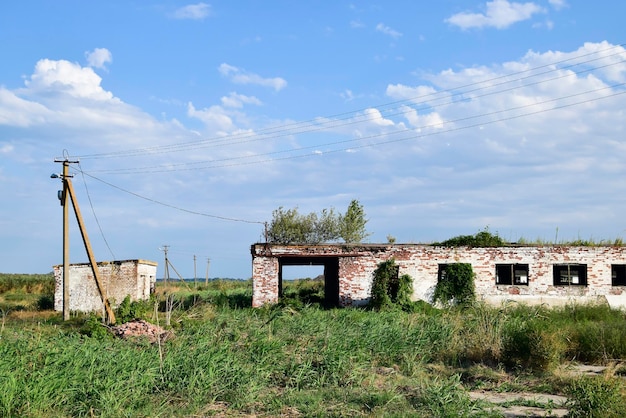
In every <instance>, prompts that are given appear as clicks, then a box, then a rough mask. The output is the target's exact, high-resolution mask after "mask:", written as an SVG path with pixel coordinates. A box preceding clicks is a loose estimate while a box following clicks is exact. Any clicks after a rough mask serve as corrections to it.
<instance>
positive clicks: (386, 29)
mask: <svg viewBox="0 0 626 418" xmlns="http://www.w3.org/2000/svg"><path fill="white" fill-rule="evenodd" d="M376 31H377V32H380V33H384V34H385V35H389V36H391V37H392V38H394V39H397V38H399V37H401V36H402V34H401V33H400V32H398V31H397V30H395V29H392V28H390V27H389V26H387V25H384V24H382V23H379V24H378V25H376Z"/></svg>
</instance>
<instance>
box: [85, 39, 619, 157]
mask: <svg viewBox="0 0 626 418" xmlns="http://www.w3.org/2000/svg"><path fill="white" fill-rule="evenodd" d="M624 45H625V44H619V45H614V46H612V47H610V48H606V49H603V50H599V51H593V52H589V53H586V54H582V55H578V56H575V57H570V58H567V59H564V60H560V61H556V62H551V63H548V64H544V65H541V66H537V67H533V68H530V69H526V70H522V71H518V72H516V73H511V74H504V75H501V76H498V77H492V78H490V79H487V80H483V81H479V82H474V83H469V84H465V85H463V86H460V87H456V88H454V89H447V90H441V91H437V92H433V93H429V94H425V95H421V96H417V97H413V98H409V99H402V100H398V101H394V102H389V103H386V104H383V105H378V106H376V107H375V108H376V109H378V110H381V109H382V110H383V111H390V110H395V109H394V108H393V107H392V106H397V105H402V104H406V103H411V104H413V105H414V106H416V105H420V104H425V103H426V100H424V101H423V102H422V103H419V102H417V103H416V101H417V100H418V99H419V100H422V99H426V98H428V97H432V96H444V97H443V98H446V97H447V96H445V95H446V94H448V93H453V94H452V95H451V97H456V96H463V95H467V94H469V93H472V92H475V91H479V90H483V89H487V88H493V87H494V86H500V85H504V84H508V83H513V82H520V81H522V80H526V79H529V78H532V77H537V76H540V75H545V74H548V73H551V72H555V71H564V70H567V69H571V68H574V67H576V66H581V65H583V64H588V63H590V62H594V61H599V60H604V59H607V58H611V57H614V56H617V55H622V54H623V50H620V51H618V52H616V53H613V54H610V55H603V56H600V57H596V58H593V59H589V60H586V61H580V62H576V63H574V64H571V65H568V66H564V67H563V66H561V67H559V64H563V63H565V62H569V61H574V60H580V59H581V58H584V57H588V56H590V55H595V54H599V53H604V52H608V51H611V50H614V49H617V48H623V46H624ZM623 62H624V60H621V61H618V62H614V63H610V64H606V65H603V66H598V67H595V68H590V69H586V70H582V71H579V72H573V73H570V74H565V75H562V76H558V77H555V78H552V79H547V80H540V81H537V82H535V83H530V84H526V85H525V86H516V87H512V88H510V89H506V90H502V91H500V92H492V93H489V94H497V93H502V92H505V91H510V90H511V89H515V88H520V87H526V86H530V85H535V84H539V83H544V82H549V81H554V80H555V79H559V78H563V77H568V76H571V75H575V74H577V75H580V74H582V73H585V72H589V71H594V70H597V69H600V68H605V67H608V66H611V65H617V64H620V63H623ZM543 68H551V69H549V70H547V71H544V72H540V73H536V74H532V75H528V76H525V77H519V78H516V79H512V80H511V79H510V78H511V77H512V76H518V75H522V74H526V73H530V72H533V71H536V70H539V69H543ZM501 79H509V80H506V81H502V82H500V83H496V84H489V85H487V86H485V87H479V86H484V85H486V84H488V83H492V82H494V81H497V80H501ZM468 87H473V88H472V89H471V90H467V91H459V90H462V89H465V88H468ZM455 91H456V92H455ZM484 96H485V95H482V96H478V97H484ZM449 103H450V102H448V103H446V104H449ZM387 107H391V109H385V108H387ZM429 107H432V106H429ZM371 108H372V107H371V106H370V107H367V108H362V109H359V110H356V111H350V112H344V113H339V114H336V115H333V116H328V117H324V118H315V119H310V120H308V121H303V122H294V123H291V124H285V125H280V126H278V127H270V128H266V129H262V130H259V131H258V132H256V133H245V134H232V135H227V136H223V137H215V138H209V139H203V140H200V141H191V142H186V143H179V144H168V145H161V146H154V147H144V148H139V149H134V150H124V151H115V152H110V153H100V154H86V155H80V156H78V157H79V158H82V159H90V158H108V157H116V158H118V157H131V156H136V155H144V154H146V153H149V154H155V153H164V152H181V151H186V150H189V149H195V148H205V147H209V146H218V145H233V144H239V143H245V142H250V141H251V140H256V141H259V140H263V139H274V138H279V137H284V136H290V135H296V134H302V133H305V132H310V131H315V130H320V129H330V128H336V127H340V126H344V125H346V124H354V123H361V122H367V121H370V120H372V117H371V116H369V117H368V116H367V115H359V113H360V112H365V111H367V110H368V109H371ZM403 113H404V112H400V113H395V114H392V115H398V114H403ZM355 117H356V119H355ZM321 120H326V121H328V120H330V121H329V122H324V124H323V125H321V126H320V121H321ZM342 121H347V122H346V123H344V124H341V123H340V122H342ZM298 127H301V129H300V130H295V128H298ZM268 135H269V137H268ZM238 139H239V141H237V140H238ZM234 141H236V142H234Z"/></svg>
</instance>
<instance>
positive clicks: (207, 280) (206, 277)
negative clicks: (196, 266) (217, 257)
mask: <svg viewBox="0 0 626 418" xmlns="http://www.w3.org/2000/svg"><path fill="white" fill-rule="evenodd" d="M210 263H211V259H210V258H208V257H207V259H206V276H205V278H204V284H205V285H206V286H208V285H209V264H210Z"/></svg>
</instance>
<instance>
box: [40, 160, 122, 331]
mask: <svg viewBox="0 0 626 418" xmlns="http://www.w3.org/2000/svg"><path fill="white" fill-rule="evenodd" d="M54 161H55V162H57V163H60V162H62V163H63V174H62V175H61V177H62V180H63V191H62V192H61V196H60V197H61V205H63V320H64V321H67V320H69V319H70V297H69V296H70V295H69V293H70V282H69V278H70V271H69V270H70V250H69V219H68V218H69V216H68V206H67V198H68V196H69V198H70V200H71V202H72V207H73V208H74V215H76V222H78V227H79V229H80V233H81V236H82V238H83V244H84V246H85V251H86V252H87V257H89V263H90V264H91V271H92V273H93V277H94V279H95V281H96V286H97V287H98V292H99V293H100V299H102V303H103V304H104V309H105V312H106V315H107V322H108V323H111V324H114V323H115V313H114V312H113V309H112V308H111V305H110V304H109V300H108V299H107V297H106V290H105V288H104V286H103V285H102V281H101V280H100V271H99V269H98V263H97V262H96V258H95V257H94V255H93V250H92V248H91V243H90V242H89V236H88V235H87V228H85V224H84V222H83V217H82V215H81V213H80V208H79V207H78V200H77V199H76V193H75V192H74V186H73V185H72V181H71V176H70V174H69V165H70V164H72V163H78V161H69V160H68V159H67V158H65V159H63V160H54ZM52 177H58V176H57V175H55V174H53V175H52Z"/></svg>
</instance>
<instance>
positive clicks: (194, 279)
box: [193, 254, 198, 287]
mask: <svg viewBox="0 0 626 418" xmlns="http://www.w3.org/2000/svg"><path fill="white" fill-rule="evenodd" d="M197 277H198V274H197V273H196V255H195V254H194V255H193V287H196V278H197Z"/></svg>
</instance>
